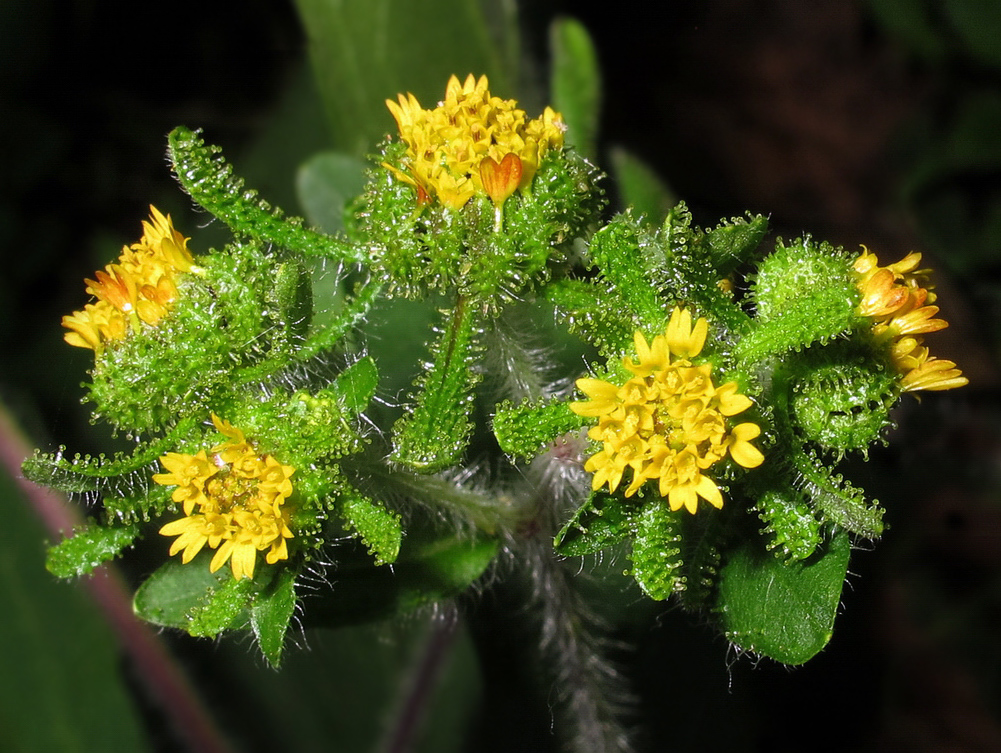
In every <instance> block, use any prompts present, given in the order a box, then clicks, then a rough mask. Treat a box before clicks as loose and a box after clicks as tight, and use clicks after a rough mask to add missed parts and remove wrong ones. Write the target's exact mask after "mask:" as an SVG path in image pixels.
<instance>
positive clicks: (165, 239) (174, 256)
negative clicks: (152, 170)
mask: <svg viewBox="0 0 1001 753" xmlns="http://www.w3.org/2000/svg"><path fill="white" fill-rule="evenodd" d="M143 231H144V232H143V237H142V238H141V239H140V241H139V242H138V243H134V244H132V245H131V246H125V247H123V248H122V254H121V256H119V258H118V262H117V263H116V264H109V265H108V266H106V267H105V268H104V269H103V270H100V271H98V272H97V273H96V274H95V277H96V278H97V279H96V280H86V283H87V292H88V293H90V294H91V295H92V296H94V297H95V298H97V300H96V301H95V302H93V303H88V304H87V305H86V306H84V309H83V311H74V312H73V314H71V315H70V316H64V317H63V322H62V323H63V326H64V327H66V328H67V329H68V330H69V332H67V333H66V334H65V336H64V339H65V340H66V342H68V343H69V344H70V345H75V346H77V347H80V348H90V349H91V350H95V351H99V350H101V348H102V347H103V346H104V343H106V342H109V341H112V340H121V339H122V338H124V337H125V336H126V334H128V332H129V331H130V330H132V331H137V330H138V329H139V328H140V327H141V326H142V323H146V324H148V325H151V326H153V325H156V324H157V323H158V322H159V321H160V320H161V319H162V318H163V317H164V316H166V315H167V312H168V311H169V310H170V306H171V304H172V303H173V301H174V300H175V299H176V298H177V285H176V277H177V275H178V274H179V273H182V272H191V271H196V268H195V266H194V261H193V259H192V257H191V252H190V251H188V245H187V244H188V239H187V238H185V237H184V236H183V235H181V234H180V233H179V232H177V230H175V229H174V226H173V225H172V224H171V221H170V216H169V215H168V216H166V217H164V216H163V214H161V213H160V212H159V210H157V208H156V207H153V206H151V207H150V222H145V221H144V222H143Z"/></svg>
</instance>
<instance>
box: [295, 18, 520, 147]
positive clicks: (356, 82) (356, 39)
mask: <svg viewBox="0 0 1001 753" xmlns="http://www.w3.org/2000/svg"><path fill="white" fill-rule="evenodd" d="M296 6H297V7H298V10H299V15H300V17H301V18H302V22H303V26H304V27H305V29H306V34H307V36H308V38H309V51H310V57H311V59H312V63H313V69H314V71H315V73H316V79H317V83H318V85H319V88H320V95H321V98H322V99H323V102H324V105H325V109H326V111H327V116H328V118H329V121H330V128H331V134H332V136H333V145H334V146H335V147H336V148H337V149H339V150H341V151H343V152H347V153H349V154H354V155H357V156H361V155H364V154H367V153H368V152H369V151H370V150H371V149H372V147H373V145H374V144H377V143H378V142H379V141H380V140H381V139H382V138H383V137H385V135H386V134H388V133H390V132H392V131H394V130H395V125H394V123H393V118H392V116H391V115H390V114H389V111H388V110H387V109H386V106H385V104H384V101H385V100H386V99H387V98H395V97H396V95H397V94H400V93H405V92H412V93H413V94H414V95H415V96H416V97H417V98H418V99H419V100H420V101H421V103H422V104H423V105H424V106H425V107H428V106H433V105H434V103H436V102H438V101H439V100H440V99H442V97H443V96H444V93H445V84H446V82H447V81H448V78H449V76H451V75H453V74H454V75H456V76H458V77H459V78H460V79H462V78H465V76H466V75H467V74H469V73H472V74H474V75H477V76H479V75H481V74H486V75H488V76H489V77H490V87H491V90H492V91H493V92H494V93H496V94H498V96H504V97H510V96H513V94H514V92H513V91H512V86H513V84H514V82H515V81H516V79H517V75H516V74H517V63H516V60H517V55H516V52H517V46H516V42H515V41H514V40H515V39H516V38H517V29H516V24H515V19H514V13H513V12H511V11H510V8H511V7H513V6H512V5H511V4H507V3H481V2H480V1H479V0H441V1H440V2H435V3H415V2H411V0H370V1H369V2H364V3H362V2H342V1H339V0H297V2H296Z"/></svg>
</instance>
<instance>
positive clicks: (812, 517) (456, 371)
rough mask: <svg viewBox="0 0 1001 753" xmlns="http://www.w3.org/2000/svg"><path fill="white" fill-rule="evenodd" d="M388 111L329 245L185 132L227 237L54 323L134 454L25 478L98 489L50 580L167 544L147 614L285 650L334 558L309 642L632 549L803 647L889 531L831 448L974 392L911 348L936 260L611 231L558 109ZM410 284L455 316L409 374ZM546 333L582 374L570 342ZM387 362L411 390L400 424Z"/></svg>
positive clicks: (159, 245)
mask: <svg viewBox="0 0 1001 753" xmlns="http://www.w3.org/2000/svg"><path fill="white" fill-rule="evenodd" d="M387 105H388V109H389V112H390V114H391V115H392V117H393V118H394V119H395V120H396V124H397V126H398V131H399V136H398V138H390V139H387V140H386V141H385V142H384V143H383V144H382V145H381V147H380V149H379V153H378V154H377V155H376V156H375V157H374V158H373V160H372V161H371V164H370V167H369V171H368V174H367V184H366V187H365V190H364V192H363V193H362V195H361V196H359V197H358V199H357V200H356V201H355V202H354V203H353V204H351V207H350V208H351V211H350V217H349V218H348V223H347V229H346V231H345V233H344V234H343V235H338V236H333V235H328V234H324V233H322V232H319V231H316V230H312V229H309V228H307V227H306V226H305V225H304V223H303V222H302V221H300V220H298V219H295V218H289V217H286V216H285V215H284V214H283V213H281V212H280V211H279V210H276V209H273V208H272V207H270V206H269V205H267V204H266V203H264V202H263V201H261V200H260V199H258V198H257V197H256V195H255V194H254V193H253V192H251V191H247V190H246V189H245V187H244V186H243V183H242V181H240V180H239V179H238V178H236V177H235V176H234V175H233V173H232V170H231V168H230V167H229V166H228V165H226V164H225V163H224V162H223V161H222V159H221V157H220V156H219V155H218V153H217V151H218V150H216V149H215V148H213V147H208V146H206V145H205V144H204V143H203V142H202V140H201V139H200V137H199V134H198V133H197V132H192V131H190V130H187V129H185V128H178V129H176V130H175V131H174V132H173V133H172V134H171V135H170V138H169V154H170V159H171V162H172V164H173V168H174V171H175V173H176V175H177V178H178V180H179V182H180V184H181V186H182V187H183V188H184V190H185V191H187V192H188V194H189V195H190V196H191V198H192V199H193V200H194V202H195V203H196V204H198V205H199V206H201V207H202V208H203V209H204V210H206V211H207V212H209V213H210V214H211V215H213V216H214V217H216V218H218V219H219V220H220V221H221V222H222V223H224V224H225V225H226V226H228V228H229V229H230V230H231V231H232V240H231V242H230V243H229V244H227V245H226V246H225V247H223V248H221V249H191V248H189V246H188V239H187V238H185V237H184V235H183V234H182V233H181V232H179V231H178V230H177V229H175V227H174V225H173V222H172V220H171V218H170V217H167V216H164V215H163V214H161V213H160V212H159V211H157V210H156V209H155V208H151V215H150V219H149V221H148V222H146V223H144V225H143V235H142V238H141V240H140V241H139V242H137V243H136V244H134V245H132V246H128V247H126V248H124V249H123V251H122V254H121V256H120V258H119V259H118V260H117V261H116V262H113V263H111V264H109V265H108V266H107V267H106V268H105V269H104V270H102V271H99V272H97V273H96V275H95V277H96V279H95V280H87V288H86V290H87V293H89V294H90V295H91V296H92V297H93V300H92V302H90V303H87V304H86V305H85V306H84V308H83V309H82V310H81V311H78V312H75V313H74V314H72V315H70V316H67V317H65V318H64V320H63V324H64V326H65V327H66V329H67V332H66V335H65V339H66V341H67V342H68V343H69V344H70V345H72V346H76V347H81V348H87V349H90V350H92V351H93V353H94V366H93V368H92V369H91V371H90V380H89V382H88V383H87V385H86V387H87V391H88V395H87V399H88V400H89V401H90V402H91V404H92V405H93V412H94V417H95V418H96V419H99V420H102V421H105V422H107V423H109V424H110V425H111V427H112V428H113V430H115V431H117V432H122V433H124V434H127V435H128V436H130V437H133V438H135V439H136V441H137V446H136V449H135V450H134V451H133V452H131V453H129V454H119V455H115V456H113V457H105V456H101V457H82V456H75V457H68V456H66V455H65V452H64V451H63V450H60V451H59V452H57V453H51V454H48V453H38V454H36V455H35V456H34V457H32V458H30V459H29V460H28V461H26V462H25V464H24V472H25V474H26V475H27V476H28V477H29V478H31V479H33V480H35V481H37V482H39V483H43V484H47V485H49V486H53V487H55V488H58V489H62V490H64V491H67V492H70V493H73V494H76V495H80V496H81V497H82V499H84V500H85V501H86V502H87V505H88V506H87V512H88V515H89V518H90V523H89V524H88V525H87V526H86V527H85V528H83V529H81V530H79V531H76V532H74V533H73V535H72V536H70V537H69V538H67V539H66V540H65V541H63V542H61V543H59V544H57V545H55V546H54V547H53V548H52V549H51V551H50V555H49V561H48V564H49V568H50V569H51V570H52V571H53V572H54V573H56V574H57V575H60V576H65V577H69V576H74V575H79V574H83V573H86V572H88V571H90V570H91V569H92V568H93V567H95V566H96V565H97V564H99V563H100V562H103V561H105V560H107V559H110V558H113V557H116V556H119V555H120V554H123V553H124V552H125V551H126V550H127V549H128V548H129V547H130V546H131V545H133V543H134V542H135V541H136V540H137V539H139V538H141V537H148V538H150V539H152V541H153V542H154V544H155V545H154V546H153V547H152V549H154V550H157V551H159V550H162V557H163V562H162V563H161V564H160V565H159V567H158V569H156V570H155V572H153V574H152V575H150V576H149V577H148V578H147V579H146V581H145V582H144V583H143V584H142V585H141V586H140V587H139V589H138V592H137V594H136V597H135V607H136V610H137V612H138V613H139V614H140V615H141V616H143V617H144V618H146V619H148V620H150V621H153V622H155V623H157V624H161V625H167V626H172V627H178V628H182V629H184V630H186V631H188V632H189V633H191V634H192V635H197V636H214V635H217V634H220V633H222V632H224V631H227V630H249V631H251V632H252V633H253V634H254V635H255V636H256V638H257V640H258V642H259V645H260V647H261V649H262V651H263V653H264V655H265V656H266V657H267V659H268V660H269V661H270V662H271V663H273V664H278V662H279V661H280V658H281V652H282V647H283V644H284V642H285V638H286V633H287V630H288V627H289V624H290V621H291V620H292V619H293V616H294V615H295V613H296V609H297V602H298V599H299V597H300V595H301V591H302V587H303V584H304V583H306V582H309V583H310V587H311V588H313V589H315V588H316V583H321V584H322V583H324V582H325V581H324V580H323V574H324V572H325V571H326V570H328V569H330V568H336V571H337V573H338V584H337V587H336V588H333V589H332V590H331V591H330V593H329V594H327V595H326V596H325V597H324V598H319V597H317V596H314V597H313V599H312V600H311V602H310V604H307V605H306V609H305V613H304V614H303V616H302V619H303V621H304V623H305V624H327V625H331V624H343V623H346V622H353V621H359V620H368V619H377V618H381V617H385V616H388V615H392V614H395V613H398V612H400V611H402V610H404V609H412V608H415V607H417V606H420V605H422V604H428V603H432V602H436V601H440V600H443V599H448V598H451V597H452V596H455V595H457V594H459V593H461V592H463V591H465V590H467V589H468V588H470V587H471V586H473V585H474V584H476V583H477V582H481V581H482V578H483V576H484V575H485V574H486V573H487V572H488V571H490V570H492V569H495V568H494V563H496V562H498V561H500V560H504V561H505V562H506V563H507V565H506V567H505V568H502V569H501V570H500V571H499V572H501V573H503V572H510V567H512V566H513V567H514V568H518V567H522V568H525V569H529V570H532V569H535V570H538V569H544V568H549V569H550V571H551V572H559V573H561V574H560V575H559V577H560V578H562V579H563V580H562V581H561V582H564V583H571V582H572V580H573V578H572V573H573V571H574V569H575V568H576V567H577V566H576V565H574V564H573V563H574V561H575V560H576V561H578V562H579V558H580V557H581V556H586V555H590V554H592V553H596V552H599V551H601V550H605V549H613V548H620V549H621V550H622V551H624V552H625V554H626V556H627V557H628V560H629V563H630V565H629V574H630V575H631V576H632V578H633V579H634V580H635V582H636V583H637V584H638V586H639V588H640V589H642V591H643V592H645V593H646V594H647V595H648V596H649V597H650V598H652V599H657V600H664V599H668V598H676V599H678V600H679V601H680V603H681V604H682V605H683V606H685V607H687V608H690V609H693V610H699V611H700V612H701V613H702V614H703V615H705V616H706V617H707V618H708V619H709V620H710V621H711V622H713V623H714V624H715V625H717V626H718V627H719V629H720V630H721V631H722V632H723V633H724V634H725V635H726V637H727V638H728V639H729V640H730V641H732V642H733V643H734V644H735V645H736V646H737V647H739V648H740V649H742V650H746V651H750V652H754V653H757V654H763V655H766V656H770V657H772V658H774V659H776V660H778V661H781V662H786V663H789V664H798V663H802V662H804V661H806V660H807V659H809V658H810V657H811V656H812V655H814V654H815V653H816V652H817V651H819V650H820V649H821V648H822V647H823V646H824V645H825V644H826V642H827V641H828V639H829V638H830V634H831V628H832V624H833V619H834V613H835V610H836V607H837V604H838V598H839V594H840V591H841V586H842V583H843V581H844V578H845V574H846V569H847V563H848V557H849V552H850V549H851V547H852V543H853V541H856V540H858V539H875V538H878V537H879V536H880V535H881V533H882V530H883V520H882V518H883V511H882V510H881V509H880V508H879V506H878V505H877V504H876V503H875V502H873V501H870V500H868V499H866V497H865V495H864V494H863V492H862V491H861V490H859V489H857V488H855V487H854V486H852V484H851V483H849V482H848V481H847V480H846V479H844V478H843V477H842V476H841V475H840V474H839V473H838V472H837V470H836V466H837V465H838V462H839V461H840V460H841V459H842V458H843V457H845V456H846V455H849V454H858V455H862V456H865V454H866V452H867V450H868V448H869V447H870V446H872V445H873V444H874V443H878V442H881V441H883V436H884V433H885V431H886V429H887V428H888V427H890V426H891V423H892V419H891V415H890V411H891V409H892V408H893V407H894V406H895V405H896V404H897V402H898V401H899V400H900V399H901V397H902V395H903V394H904V393H906V392H916V391H921V390H924V391H936V390H947V389H952V388H955V387H959V386H962V385H963V384H965V383H966V378H965V377H963V376H962V374H961V373H960V371H959V370H958V369H957V368H956V365H955V364H954V363H952V362H951V361H946V360H942V359H937V358H934V357H932V356H931V355H929V351H928V348H927V347H926V346H925V344H924V338H925V336H926V335H928V334H930V333H932V332H934V331H936V330H939V329H942V328H943V327H945V326H946V323H945V321H943V320H942V319H939V318H937V313H938V309H937V307H936V306H934V301H935V295H934V293H933V291H932V288H931V286H930V284H929V282H928V271H927V270H921V269H919V268H918V267H919V265H920V255H919V254H916V253H915V254H910V255H909V256H907V257H905V258H904V259H903V260H901V261H899V262H896V263H891V264H888V265H881V264H880V261H879V259H878V258H877V257H876V255H874V254H873V253H871V252H870V251H868V250H867V249H865V248H864V247H863V248H862V250H861V252H858V253H852V252H848V251H845V250H843V249H841V248H836V247H834V246H831V245H829V244H827V243H824V242H818V241H815V240H813V239H812V238H810V237H803V238H799V239H796V240H793V241H791V242H787V241H784V240H782V239H778V240H776V241H775V242H774V244H773V247H772V248H770V249H768V248H764V247H763V242H764V239H765V236H766V233H767V223H766V220H765V218H764V217H762V216H760V215H753V216H752V215H748V216H746V217H742V218H735V219H731V220H728V221H724V222H722V223H721V224H719V225H717V226H716V227H713V228H709V229H703V228H699V227H697V226H695V225H694V224H693V223H692V218H691V215H690V213H689V212H688V210H687V209H686V207H685V206H684V205H683V204H680V205H678V206H677V207H675V208H674V210H672V211H671V212H670V213H669V215H668V217H667V219H666V220H665V221H664V222H663V224H661V225H659V226H650V225H649V224H647V223H645V222H644V221H643V219H642V218H641V217H638V216H635V215H634V214H633V213H631V212H630V211H628V210H627V211H625V212H623V213H620V214H618V215H616V216H614V217H611V218H609V217H608V216H607V214H606V202H605V199H604V194H603V190H602V186H601V177H602V176H601V174H600V173H599V171H598V170H597V169H596V168H595V167H594V166H593V165H591V164H590V163H589V162H588V161H587V160H585V159H584V158H583V157H581V156H580V155H579V154H578V153H577V152H576V151H575V150H574V148H573V147H572V146H571V145H568V144H567V143H565V140H564V133H565V130H566V128H565V126H564V124H563V121H562V119H561V117H560V115H559V114H558V113H556V112H554V111H553V110H552V109H550V108H547V109H545V110H544V112H543V113H542V114H541V115H540V116H539V117H538V118H535V119H531V118H529V117H528V115H527V114H526V113H525V112H524V111H523V110H521V109H519V107H518V105H517V103H516V102H514V101H513V100H504V99H501V98H498V97H496V96H493V95H492V94H491V93H490V91H489V86H488V82H487V79H486V78H485V77H480V78H476V77H474V76H472V75H471V76H469V77H467V78H466V79H465V80H464V81H462V80H460V79H458V78H455V77H453V78H452V79H451V80H450V81H449V82H448V84H447V87H446V90H445V97H444V99H443V100H442V102H441V103H440V104H438V105H437V106H436V107H434V108H431V109H424V108H423V107H422V106H421V104H420V103H419V102H418V101H417V99H416V98H415V97H414V96H413V95H409V94H407V95H400V96H399V98H398V99H396V100H388V101H387ZM387 119H388V118H387ZM320 266H322V267H323V268H325V269H327V270H329V269H335V270H337V274H336V275H333V277H334V278H335V279H331V277H332V276H331V275H329V274H328V275H327V276H322V275H314V274H313V271H314V269H316V268H318V267H320ZM318 284H322V285H324V286H330V287H336V293H337V294H336V295H331V291H330V290H324V291H318V290H314V287H315V286H316V285H318ZM319 293H323V294H322V295H319ZM395 299H411V300H420V301H430V302H431V303H432V305H433V306H434V307H435V308H436V310H437V312H438V315H439V317H440V318H439V320H438V322H437V324H436V325H435V326H434V327H433V329H432V331H431V332H429V333H428V337H427V342H426V351H425V352H426V358H423V359H421V362H420V363H417V364H398V363H388V362H386V360H385V359H383V360H382V361H377V360H376V358H374V357H373V356H372V355H371V354H370V353H369V351H368V349H367V345H366V342H365V339H364V335H363V328H362V325H363V323H365V322H366V321H367V320H368V318H369V317H370V316H371V315H372V312H373V311H374V310H375V309H374V308H373V307H376V306H379V305H385V302H386V301H393V300H395ZM319 301H324V302H326V303H323V304H322V307H321V304H319V303H318V302H319ZM331 301H333V303H330V302H331ZM553 314H555V321H556V326H555V328H554V326H553V325H552V324H544V323H543V322H542V318H543V317H544V316H549V317H552V315H553ZM556 339H560V341H561V342H563V343H565V342H573V343H576V345H575V347H576V348H577V349H578V352H580V353H582V354H586V356H587V364H588V365H587V367H586V370H585V369H584V368H581V367H580V366H579V365H578V366H574V365H571V364H567V363H563V364H561V363H559V362H558V361H557V360H556V359H555V358H553V357H551V354H552V353H554V352H555V347H554V343H553V342H550V341H555V340H556ZM580 363H581V362H580V361H578V364H580ZM391 371H403V372H405V373H409V374H416V376H415V377H414V378H413V379H412V386H411V387H410V389H409V391H408V392H407V394H406V396H405V398H404V399H403V400H402V401H401V402H400V403H399V404H398V405H396V406H395V413H394V410H393V408H394V406H393V405H391V404H390V403H392V398H393V397H394V396H392V395H390V394H388V392H387V391H386V388H385V380H386V377H387V375H388V374H389V373H390V372H391ZM377 397H380V398H382V400H383V402H384V403H387V404H385V405H380V406H379V410H373V409H372V401H373V399H374V398H377ZM386 416H388V417H389V418H388V419H387V418H386ZM148 549H150V547H147V550H148ZM564 562H567V563H569V566H568V567H563V564H562V563H564ZM389 564H392V565H393V567H392V568H390V567H387V565H389ZM561 568H562V569H561ZM494 577H496V575H495V576H494ZM546 577H551V576H546ZM352 582H353V583H355V585H354V586H352V585H351V584H352ZM568 587H569V588H572V586H568ZM314 605H315V607H316V610H315V611H316V613H317V616H316V618H315V619H312V620H311V617H310V610H311V609H312V607H313V606H314ZM558 611H559V609H558V607H553V606H552V605H550V612H554V613H556V612H558ZM547 619H548V618H547ZM552 619H553V620H555V621H558V620H559V619H560V615H559V614H554V616H552ZM570 643H572V641H567V644H568V645H569V644H570ZM573 645H574V646H577V647H578V649H580V648H581V647H585V648H586V647H588V646H591V648H593V645H592V644H589V643H587V642H579V641H578V642H576V643H574V644H573ZM568 650H570V649H568ZM588 650H590V649H588ZM595 650H596V649H595ZM557 661H559V659H557ZM556 675H557V676H559V673H558V672H556Z"/></svg>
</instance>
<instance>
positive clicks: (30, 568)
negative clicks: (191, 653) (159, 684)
mask: <svg viewBox="0 0 1001 753" xmlns="http://www.w3.org/2000/svg"><path fill="white" fill-rule="evenodd" d="M0 505H2V506H3V509H4V511H5V513H4V531H5V534H4V535H5V538H4V545H3V547H0V599H2V602H3V604H4V606H5V613H4V617H3V619H2V620H0V677H3V678H4V682H3V683H0V741H2V743H0V747H2V748H3V749H4V750H8V751H12V752H14V751H16V753H34V752H35V751H37V752H38V753H51V751H59V753H75V752H77V751H79V753H90V752H91V751H97V750H109V751H110V750H122V751H126V750H127V751H137V752H141V751H146V750H150V747H149V743H148V741H147V739H146V737H145V734H144V731H143V727H142V723H141V721H140V718H139V715H138V713H137V710H136V708H135V707H134V706H133V703H132V700H131V699H132V691H131V690H130V689H129V688H128V687H127V686H126V684H125V683H124V682H123V678H122V677H121V675H120V668H121V663H120V656H119V654H118V651H117V648H116V646H115V641H114V638H113V637H112V635H111V633H110V632H109V630H108V628H107V626H106V624H105V623H104V621H103V620H102V618H101V617H100V616H99V614H98V613H97V611H96V609H95V608H94V605H93V604H92V603H91V602H90V600H89V599H88V598H87V597H86V595H85V592H84V591H83V590H82V589H81V588H80V586H79V584H70V583H60V582H58V581H56V580H54V579H53V577H52V576H51V575H50V574H49V573H47V572H46V571H45V567H44V550H43V546H42V544H41V542H42V541H43V540H44V538H45V533H44V532H43V530H42V526H41V525H40V523H39V522H38V520H37V519H36V518H35V516H34V515H33V513H32V512H31V510H30V509H29V507H28V505H27V503H26V502H25V501H24V500H23V499H22V498H21V496H20V494H19V493H18V491H17V489H16V488H15V487H14V484H13V482H12V480H11V479H10V478H9V477H8V476H7V475H6V474H0Z"/></svg>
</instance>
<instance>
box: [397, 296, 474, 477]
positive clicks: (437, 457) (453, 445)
mask: <svg viewBox="0 0 1001 753" xmlns="http://www.w3.org/2000/svg"><path fill="white" fill-rule="evenodd" d="M478 309H479V306H478V304H477V302H476V301H474V300H470V299H469V298H467V297H465V296H461V295H460V296H458V299H457V301H456V305H455V308H453V309H452V310H451V311H449V312H447V313H446V316H447V319H446V321H445V323H444V324H443V325H442V328H441V336H440V337H439V338H438V340H436V341H435V342H434V343H433V344H432V346H431V350H432V358H433V360H432V361H431V362H430V363H429V364H428V370H427V371H426V372H425V373H424V374H422V375H421V376H420V377H418V379H417V383H416V388H417V394H416V401H415V404H414V405H413V406H412V408H411V410H410V412H409V413H408V414H407V415H404V416H403V417H402V418H401V419H400V420H399V421H397V423H396V425H395V426H394V428H393V444H394V449H393V459H394V460H396V461H397V462H399V463H404V464H406V465H409V466H410V467H411V468H413V469H414V470H415V471H417V472H419V473H435V472H437V471H440V470H442V469H444V468H447V467H448V466H450V465H455V464H456V463H457V462H459V460H460V458H461V457H462V453H463V452H464V451H465V449H466V444H467V443H468V441H469V435H470V433H471V432H472V428H473V426H472V423H471V422H470V420H469V413H470V411H471V410H472V406H473V388H474V387H475V386H476V384H477V383H478V382H479V380H480V378H481V375H480V374H479V373H478V372H477V371H476V370H474V368H473V367H474V365H475V364H476V361H477V360H478V359H479V356H480V351H481V346H480V342H479V337H480V328H481V326H482V313H481V312H480V311H479V310H478Z"/></svg>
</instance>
